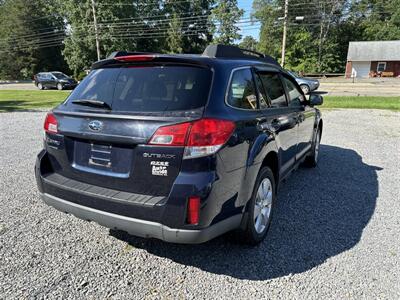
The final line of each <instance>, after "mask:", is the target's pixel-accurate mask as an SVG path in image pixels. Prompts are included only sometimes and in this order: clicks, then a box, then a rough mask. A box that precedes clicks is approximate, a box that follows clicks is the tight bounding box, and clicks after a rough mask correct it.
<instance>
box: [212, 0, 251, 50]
mask: <svg viewBox="0 0 400 300" xmlns="http://www.w3.org/2000/svg"><path fill="white" fill-rule="evenodd" d="M243 14H244V10H243V9H239V7H238V5H237V0H219V1H218V2H217V5H216V6H215V8H214V9H213V10H212V15H211V20H212V21H213V33H214V40H213V42H214V43H216V44H225V45H232V44H233V43H234V41H235V40H238V39H240V38H241V35H240V34H239V33H238V32H239V27H238V26H237V22H238V21H239V19H240V18H241V17H242V16H243Z"/></svg>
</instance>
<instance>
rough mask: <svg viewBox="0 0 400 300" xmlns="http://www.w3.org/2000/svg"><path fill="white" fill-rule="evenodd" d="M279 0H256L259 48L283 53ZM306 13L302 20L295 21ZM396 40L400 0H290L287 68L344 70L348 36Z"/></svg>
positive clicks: (399, 28)
mask: <svg viewBox="0 0 400 300" xmlns="http://www.w3.org/2000/svg"><path fill="white" fill-rule="evenodd" d="M283 6H284V1H283V0H254V1H253V17H254V18H255V19H256V20H258V21H260V22H261V31H260V42H259V44H258V50H259V51H261V52H264V53H267V54H269V55H271V56H273V57H276V58H277V57H280V56H281V47H282V45H281V43H282V30H283V29H282V28H283V20H282V16H283ZM297 16H304V20H303V21H296V17H297ZM398 39H400V0H359V1H353V0H346V1H340V0H330V1H325V2H324V1H320V0H310V1H309V2H308V3H307V4H305V3H304V1H303V0H290V2H289V16H288V36H287V43H286V62H287V64H286V66H285V67H286V68H289V69H294V70H297V71H304V72H344V68H345V64H346V57H347V50H348V45H349V42H350V41H358V40H398Z"/></svg>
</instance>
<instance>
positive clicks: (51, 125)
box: [44, 112, 58, 133]
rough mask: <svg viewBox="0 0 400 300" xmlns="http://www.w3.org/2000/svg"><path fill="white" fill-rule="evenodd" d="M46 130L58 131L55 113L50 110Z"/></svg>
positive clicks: (48, 131) (49, 131)
mask: <svg viewBox="0 0 400 300" xmlns="http://www.w3.org/2000/svg"><path fill="white" fill-rule="evenodd" d="M44 131H46V132H47V133H57V132H58V122H57V119H56V117H55V116H54V114H53V113H51V112H49V113H48V114H47V116H46V119H45V121H44Z"/></svg>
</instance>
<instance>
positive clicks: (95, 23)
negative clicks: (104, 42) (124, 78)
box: [92, 0, 100, 60]
mask: <svg viewBox="0 0 400 300" xmlns="http://www.w3.org/2000/svg"><path fill="white" fill-rule="evenodd" d="M94 1H95V0H92V10H93V25H94V34H95V37H96V50H97V60H100V41H99V31H98V28H97V17H96V3H95V2H94Z"/></svg>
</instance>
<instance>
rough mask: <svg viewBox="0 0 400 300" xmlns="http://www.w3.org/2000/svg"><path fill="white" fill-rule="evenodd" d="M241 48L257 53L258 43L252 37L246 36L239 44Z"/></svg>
mask: <svg viewBox="0 0 400 300" xmlns="http://www.w3.org/2000/svg"><path fill="white" fill-rule="evenodd" d="M239 47H240V48H242V49H248V50H252V51H257V47H258V42H257V40H256V39H255V38H253V37H252V36H245V37H244V38H243V40H242V41H241V42H240V43H239Z"/></svg>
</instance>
